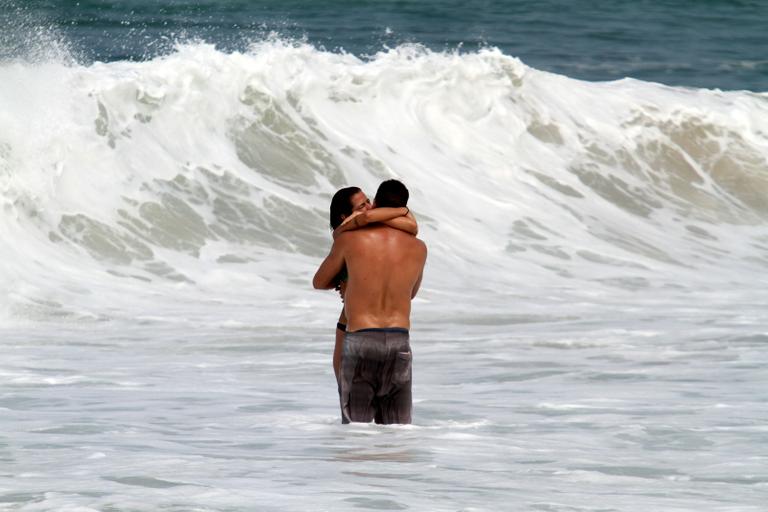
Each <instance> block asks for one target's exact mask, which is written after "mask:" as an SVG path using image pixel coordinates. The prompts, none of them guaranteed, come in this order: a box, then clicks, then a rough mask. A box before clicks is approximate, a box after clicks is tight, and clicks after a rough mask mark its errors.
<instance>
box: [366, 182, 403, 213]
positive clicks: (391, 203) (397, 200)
mask: <svg viewBox="0 0 768 512" xmlns="http://www.w3.org/2000/svg"><path fill="white" fill-rule="evenodd" d="M373 203H374V205H375V206H376V208H402V207H403V206H406V205H407V204H408V189H407V188H405V185H403V184H402V183H401V182H399V181H397V180H387V181H384V182H382V183H381V185H379V190H377V191H376V197H375V198H374V200H373Z"/></svg>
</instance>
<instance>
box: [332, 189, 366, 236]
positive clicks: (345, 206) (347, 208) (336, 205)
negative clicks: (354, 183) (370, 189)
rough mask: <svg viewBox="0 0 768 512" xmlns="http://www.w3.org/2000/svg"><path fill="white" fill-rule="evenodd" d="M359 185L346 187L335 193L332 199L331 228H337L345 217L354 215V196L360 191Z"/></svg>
mask: <svg viewBox="0 0 768 512" xmlns="http://www.w3.org/2000/svg"><path fill="white" fill-rule="evenodd" d="M360 191H361V190H360V188H359V187H346V188H342V189H340V190H338V191H337V192H336V193H335V194H333V199H331V229H336V228H337V227H339V225H340V224H341V223H342V222H343V221H344V218H345V217H349V216H350V215H352V201H351V199H352V196H353V195H355V194H357V193H358V192H360Z"/></svg>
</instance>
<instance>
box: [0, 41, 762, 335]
mask: <svg viewBox="0 0 768 512" xmlns="http://www.w3.org/2000/svg"><path fill="white" fill-rule="evenodd" d="M0 71H1V73H2V76H3V80H2V82H0V102H2V104H1V107H2V108H1V109H0V111H1V112H2V114H0V187H1V188H0V194H1V195H0V201H2V209H3V215H2V219H0V229H1V230H2V239H3V246H4V247H3V253H4V260H5V261H4V265H3V268H2V271H1V272H2V274H0V279H2V281H3V285H4V286H3V287H4V288H5V289H7V290H8V293H7V294H6V298H5V299H4V300H3V310H2V315H3V316H4V318H5V320H6V321H8V320H14V319H24V318H26V319H36V320H37V319H45V318H50V317H52V316H53V317H57V318H61V317H69V318H73V319H85V318H91V319H109V318H112V317H121V316H125V315H128V316H135V315H137V314H141V313H142V312H143V311H145V310H147V309H152V308H151V307H148V304H149V303H152V302H153V301H158V302H159V303H166V302H167V301H177V300H180V301H193V302H194V301H205V300H209V299H210V298H211V297H212V296H216V297H218V298H219V299H221V300H223V301H225V302H226V301H230V300H234V301H239V300H241V298H242V297H247V298H248V299H249V300H253V301H262V300H263V301H272V300H276V299H279V298H281V297H285V296H286V295H288V296H291V297H297V296H299V295H303V291H304V290H306V289H307V284H308V282H309V279H310V277H311V274H312V271H313V270H314V267H315V265H316V264H317V262H318V261H319V259H320V258H321V257H322V256H323V255H324V253H325V251H326V250H327V248H328V246H329V236H328V232H327V229H326V224H327V221H326V217H327V213H326V212H327V206H328V204H329V198H330V196H331V194H332V193H333V192H334V191H335V190H336V189H337V188H339V187H342V186H346V185H348V184H356V185H359V186H361V187H363V188H364V189H365V190H367V191H369V193H371V194H372V193H373V192H374V191H375V187H376V185H377V183H378V182H379V181H381V180H382V179H385V178H390V177H397V178H400V179H402V180H403V181H404V182H405V183H406V184H407V185H408V186H409V187H410V188H411V190H412V193H413V195H412V200H411V206H412V207H413V210H414V211H415V212H416V213H417V214H418V217H419V220H420V221H421V228H422V231H421V233H422V236H423V238H424V239H425V240H426V241H427V243H428V244H429V246H430V249H431V252H430V263H429V278H428V280H427V282H426V285H427V287H428V288H429V289H435V290H446V291H452V292H455V291H457V290H465V289H467V287H471V288H476V287H477V286H478V285H479V286H480V287H481V288H482V291H483V293H490V294H497V293H498V294H504V293H505V292H507V291H509V290H510V289H515V290H517V291H520V290H521V289H527V288H533V289H538V288H541V287H542V286H544V287H552V288H557V289H560V288H562V289H565V290H568V289H574V290H583V289H585V288H590V289H595V290H600V289H603V288H606V287H608V288H619V289H624V290H636V289H648V288H664V287H670V286H689V285H691V284H694V285H695V286H699V285H700V284H702V285H706V286H728V287H730V286H737V285H741V284H745V285H749V284H750V283H753V281H754V279H755V276H759V275H761V274H762V273H764V271H765V269H766V267H767V266H768V231H766V228H765V225H766V224H765V221H766V219H768V199H766V198H768V163H767V161H766V155H768V96H766V95H765V94H757V93H750V92H727V93H726V92H719V91H708V90H694V89H685V88H671V87H665V86H661V85H656V84H651V83H644V82H639V81H635V80H631V79H625V80H621V81H617V82H608V83H590V82H582V81H577V80H572V79H569V78H567V77H563V76H558V75H554V74H549V73H545V72H541V71H537V70H535V69H531V68H529V67H527V66H526V65H525V64H524V63H522V62H520V61H519V60H517V59H515V58H512V57H509V56H506V55H503V54H501V53H500V52H498V51H495V50H492V49H489V50H484V51H480V52H478V53H471V54H463V55H459V54H454V53H433V52H430V51H427V50H423V49H420V48H418V47H399V48H397V49H393V50H390V51H387V52H383V53H380V54H378V55H376V56H375V57H373V58H371V59H369V60H360V59H359V58H357V57H355V56H352V55H347V54H337V53H328V52H323V51H319V50H317V49H315V48H313V47H311V46H308V45H295V44H287V43H282V42H269V43H262V44H257V45H254V46H253V47H252V49H251V51H249V52H247V53H232V54H225V53H221V52H219V51H217V50H216V49H215V48H213V47H212V46H209V45H204V44H196V45H188V46H183V47H180V48H179V49H178V51H176V52H175V53H173V54H170V55H168V56H165V57H162V58H157V59H155V60H152V61H148V62H114V63H110V64H102V63H96V64H93V65H90V66H81V65H76V64H69V65H66V64H60V63H57V62H44V63H40V64H29V63H9V62H6V63H4V64H2V68H1V69H0ZM457 269H460V271H458V272H457V271H456V270H457Z"/></svg>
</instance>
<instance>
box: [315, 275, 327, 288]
mask: <svg viewBox="0 0 768 512" xmlns="http://www.w3.org/2000/svg"><path fill="white" fill-rule="evenodd" d="M323 284H324V283H323V280H322V279H320V277H318V275H317V274H315V277H313V278H312V287H313V288H314V289H315V290H325V289H326V287H325V286H323Z"/></svg>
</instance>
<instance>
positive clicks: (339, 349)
mask: <svg viewBox="0 0 768 512" xmlns="http://www.w3.org/2000/svg"><path fill="white" fill-rule="evenodd" d="M373 222H381V223H382V224H386V225H387V226H390V227H393V228H395V229H399V230H402V231H405V232H406V233H410V234H412V235H414V236H416V235H417V234H418V232H419V227H418V225H417V224H416V219H415V218H414V217H413V215H412V214H411V212H410V210H409V209H408V208H374V206H373V205H371V201H370V199H368V196H366V195H365V193H364V192H363V191H362V190H360V189H359V188H358V187H347V188H342V189H340V190H339V191H338V192H336V193H335V194H334V195H333V199H331V229H332V230H333V238H336V237H337V236H339V235H340V234H341V233H343V232H344V231H349V230H351V229H357V228H361V227H363V226H365V225H367V224H371V223H373ZM336 280H337V286H336V289H337V290H338V291H339V295H341V300H342V302H343V301H344V290H345V289H346V283H347V275H346V271H342V272H341V273H340V274H339V275H338V276H337V278H336ZM346 329H347V316H346V314H345V313H344V308H342V309H341V314H340V315H339V321H338V323H337V324H336V344H335V346H334V348H333V373H334V374H335V375H336V381H337V382H338V380H339V371H340V369H341V355H342V353H343V346H344V333H345V332H346Z"/></svg>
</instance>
